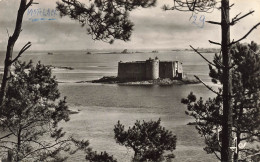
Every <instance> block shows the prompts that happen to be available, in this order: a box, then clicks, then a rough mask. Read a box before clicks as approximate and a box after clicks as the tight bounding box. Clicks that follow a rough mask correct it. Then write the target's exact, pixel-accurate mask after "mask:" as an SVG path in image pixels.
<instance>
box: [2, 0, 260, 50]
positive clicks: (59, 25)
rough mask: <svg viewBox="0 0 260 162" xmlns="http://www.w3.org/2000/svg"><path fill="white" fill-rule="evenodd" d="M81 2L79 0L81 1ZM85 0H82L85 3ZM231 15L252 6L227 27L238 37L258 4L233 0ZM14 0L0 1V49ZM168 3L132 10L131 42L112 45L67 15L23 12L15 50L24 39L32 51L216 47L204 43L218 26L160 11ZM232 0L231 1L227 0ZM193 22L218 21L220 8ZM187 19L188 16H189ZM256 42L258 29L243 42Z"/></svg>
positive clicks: (45, 3) (51, 0)
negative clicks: (36, 17)
mask: <svg viewBox="0 0 260 162" xmlns="http://www.w3.org/2000/svg"><path fill="white" fill-rule="evenodd" d="M82 1H83V0H82ZM86 1H87V0H85V2H86ZM233 1H234V2H235V6H233V7H232V10H231V16H230V17H232V16H235V15H236V14H237V13H239V12H242V11H243V13H246V12H247V11H249V10H251V9H255V10H256V12H255V13H254V15H250V16H249V17H247V18H246V19H244V20H242V21H241V22H239V23H238V24H237V25H235V26H234V27H232V28H231V38H232V39H233V38H234V39H238V38H240V37H242V36H243V34H245V33H246V32H247V31H248V30H249V29H250V28H251V27H252V26H253V25H254V24H256V23H257V22H259V18H258V15H259V14H260V13H259V12H260V4H259V3H258V1H257V0H251V1H250V3H249V2H245V1H244V0H233ZM18 2H19V1H17V0H2V1H1V2H0V15H1V16H0V24H1V26H0V37H1V41H0V50H1V49H5V48H6V44H7V32H6V29H8V31H9V34H12V32H13V30H14V26H15V20H16V15H17V11H18V7H19V3H18ZM37 2H39V5H33V6H32V7H30V9H39V8H41V9H55V7H56V0H37ZM164 3H166V4H172V0H165V1H161V0H158V4H157V7H153V8H149V9H140V8H139V9H136V10H134V11H132V12H131V13H130V19H131V21H133V23H134V24H135V26H134V31H133V33H132V36H131V41H129V42H124V41H121V40H116V41H115V43H114V44H113V45H110V44H107V43H104V42H102V41H93V40H92V39H91V36H90V35H87V34H86V28H84V27H83V28H82V27H81V26H80V24H79V23H78V22H77V21H74V20H70V19H69V18H68V17H63V18H60V17H59V16H55V19H56V20H51V21H36V22H32V21H31V19H30V18H32V17H31V16H30V15H28V14H27V13H25V15H24V21H23V31H22V32H21V35H20V37H19V39H18V41H17V43H16V46H15V49H16V50H19V49H20V48H21V47H22V46H23V45H24V44H25V43H27V42H28V41H31V42H32V44H33V45H32V47H31V49H33V50H43V49H46V50H49V49H50V50H54V49H57V50H69V49H71V50H75V49H87V48H121V49H122V48H175V47H176V48H186V47H187V46H188V45H189V44H192V45H194V46H198V47H216V46H214V45H211V44H209V43H208V40H214V41H218V42H220V41H221V38H220V34H221V33H220V27H219V26H216V25H211V24H207V23H205V24H204V27H203V28H200V27H198V26H196V25H194V24H192V18H193V17H191V16H192V13H191V12H179V11H167V12H165V11H163V10H162V9H161V6H162V5H163V4H164ZM231 3H233V2H231ZM196 16H197V23H201V21H199V20H200V19H199V18H200V17H201V16H204V17H205V20H213V21H220V11H219V10H214V12H213V13H198V14H197V15H196ZM190 18H191V19H190ZM251 40H254V41H257V42H260V31H259V29H258V30H255V31H254V32H253V34H251V35H250V36H249V37H248V39H246V40H245V41H251Z"/></svg>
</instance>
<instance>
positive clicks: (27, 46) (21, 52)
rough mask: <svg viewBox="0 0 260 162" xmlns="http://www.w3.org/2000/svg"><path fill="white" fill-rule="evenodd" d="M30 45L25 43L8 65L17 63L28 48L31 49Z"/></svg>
mask: <svg viewBox="0 0 260 162" xmlns="http://www.w3.org/2000/svg"><path fill="white" fill-rule="evenodd" d="M31 45H32V44H31V42H28V43H26V45H24V46H23V48H22V49H21V50H20V52H19V53H18V55H17V56H16V58H15V59H13V60H12V62H11V63H10V64H12V63H14V62H15V61H17V60H18V58H19V57H21V55H22V54H23V53H24V52H25V51H26V50H27V49H28V48H30V47H31Z"/></svg>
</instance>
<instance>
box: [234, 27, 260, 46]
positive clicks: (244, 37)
mask: <svg viewBox="0 0 260 162" xmlns="http://www.w3.org/2000/svg"><path fill="white" fill-rule="evenodd" d="M259 25H260V23H257V24H256V25H255V26H253V27H252V28H251V29H250V30H249V32H248V33H246V35H244V36H243V37H242V38H240V39H238V40H237V41H233V42H232V43H230V44H229V46H231V45H233V44H236V43H238V42H240V41H241V40H243V39H246V37H247V36H248V35H249V34H250V33H251V32H252V31H253V30H254V29H256V28H257V27H258V26H259Z"/></svg>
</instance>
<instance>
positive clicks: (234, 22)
mask: <svg viewBox="0 0 260 162" xmlns="http://www.w3.org/2000/svg"><path fill="white" fill-rule="evenodd" d="M254 12H255V11H250V12H248V13H247V14H245V15H243V16H241V17H238V16H239V15H240V14H241V12H240V13H239V14H237V15H236V16H235V17H234V18H233V19H232V21H231V22H230V23H229V25H235V24H236V23H237V22H238V21H239V20H241V19H243V18H245V17H246V16H248V15H251V14H252V13H254Z"/></svg>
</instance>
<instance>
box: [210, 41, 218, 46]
mask: <svg viewBox="0 0 260 162" xmlns="http://www.w3.org/2000/svg"><path fill="white" fill-rule="evenodd" d="M209 43H211V44H216V45H219V46H221V43H218V42H214V41H211V40H209Z"/></svg>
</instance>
